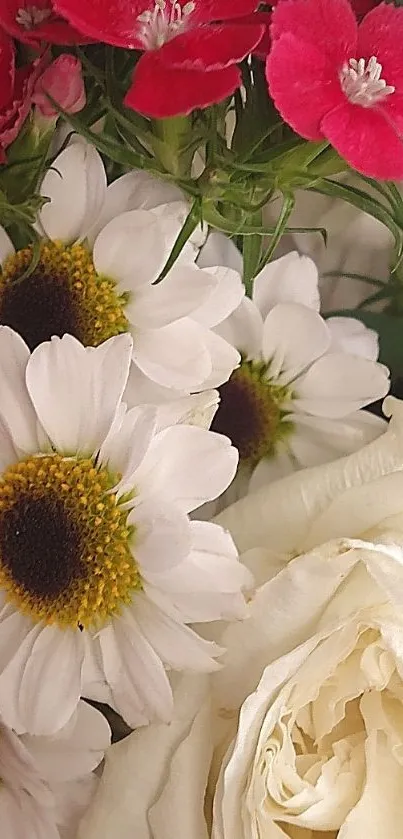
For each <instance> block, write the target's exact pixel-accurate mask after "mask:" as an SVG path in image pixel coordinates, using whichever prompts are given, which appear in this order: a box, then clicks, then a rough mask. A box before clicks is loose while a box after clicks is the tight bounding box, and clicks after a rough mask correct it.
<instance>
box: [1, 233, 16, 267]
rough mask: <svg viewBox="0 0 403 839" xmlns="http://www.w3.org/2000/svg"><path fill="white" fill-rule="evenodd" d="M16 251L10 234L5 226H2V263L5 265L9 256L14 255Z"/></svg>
mask: <svg viewBox="0 0 403 839" xmlns="http://www.w3.org/2000/svg"><path fill="white" fill-rule="evenodd" d="M14 253H15V248H14V245H13V243H12V241H11V239H10V237H9V235H8V234H7V233H6V231H5V230H4V227H1V226H0V265H4V263H5V261H6V259H7V257H9V256H13V254H14Z"/></svg>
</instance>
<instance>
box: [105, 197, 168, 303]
mask: <svg viewBox="0 0 403 839" xmlns="http://www.w3.org/2000/svg"><path fill="white" fill-rule="evenodd" d="M168 256H169V248H168V247H167V244H166V241H165V237H164V235H163V232H162V230H161V225H160V223H159V221H158V219H157V218H156V216H155V215H154V214H153V213H151V211H149V210H132V211H130V212H128V213H121V215H119V216H117V218H114V219H112V221H110V222H109V224H107V225H106V227H104V229H103V230H102V231H101V233H100V234H99V236H98V237H97V239H96V240H95V244H94V252H93V259H94V266H95V268H96V270H97V271H98V273H100V274H106V275H107V276H109V277H112V278H113V279H114V280H118V281H119V283H120V284H121V287H122V289H121V290H126V291H135V290H137V289H138V288H141V286H144V285H148V284H149V283H152V282H153V281H154V280H156V279H157V277H158V276H159V274H160V273H161V271H162V269H163V267H164V265H165V262H166V260H167V259H168Z"/></svg>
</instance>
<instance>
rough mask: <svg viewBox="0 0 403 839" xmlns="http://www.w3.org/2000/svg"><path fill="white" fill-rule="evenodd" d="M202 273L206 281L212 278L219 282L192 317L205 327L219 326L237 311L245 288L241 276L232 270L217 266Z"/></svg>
mask: <svg viewBox="0 0 403 839" xmlns="http://www.w3.org/2000/svg"><path fill="white" fill-rule="evenodd" d="M202 273H203V275H204V279H205V281H206V280H207V281H208V277H209V276H211V277H215V279H216V281H217V282H216V285H215V287H214V290H213V292H212V294H210V295H209V296H208V297H207V299H206V301H205V302H204V303H203V304H202V305H201V306H200V307H199V308H198V309H197V311H195V312H193V314H192V317H193V318H194V320H197V322H198V323H202V324H203V325H204V326H217V324H219V323H221V321H223V320H225V318H227V317H228V316H229V315H230V314H231V313H232V312H233V311H234V310H235V309H237V307H238V306H239V304H240V303H241V300H242V298H243V297H244V295H245V287H244V285H243V282H242V280H241V276H240V274H238V272H237V271H233V269H232V268H223V267H222V266H220V265H218V266H217V265H216V266H213V267H211V268H206V269H205V270H204V271H203V272H202Z"/></svg>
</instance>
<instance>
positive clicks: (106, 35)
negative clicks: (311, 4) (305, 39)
mask: <svg viewBox="0 0 403 839" xmlns="http://www.w3.org/2000/svg"><path fill="white" fill-rule="evenodd" d="M257 3H258V0H190V2H189V0H98V2H97V3H94V0H54V7H55V8H56V9H57V10H58V12H59V13H60V14H62V15H64V16H65V17H66V18H67V20H69V21H70V23H71V24H72V25H73V26H76V27H77V29H79V30H80V31H82V32H84V33H85V34H86V35H88V36H89V37H91V38H94V39H96V40H97V41H103V42H106V43H108V44H114V45H116V46H120V47H131V48H135V49H139V50H142V51H143V52H144V54H143V55H142V56H141V57H140V60H139V62H138V64H137V66H136V68H135V71H134V75H133V80H132V85H131V87H130V90H129V91H128V93H127V96H126V99H125V103H126V105H128V106H129V107H130V108H134V109H135V110H137V111H141V112H142V113H144V114H147V115H148V116H151V117H169V116H175V115H177V114H187V113H190V112H191V111H192V110H193V109H194V108H203V107H206V106H207V105H211V104H212V103H213V102H220V101H221V100H222V99H224V98H225V97H226V96H229V95H230V94H231V93H233V92H234V90H236V88H237V87H239V85H240V83H241V76H240V71H239V69H238V67H237V66H236V65H237V64H238V62H239V61H242V59H243V58H245V57H246V56H247V55H248V54H249V53H250V52H251V51H252V50H253V49H254V47H255V46H256V45H257V44H258V43H259V41H260V39H261V37H262V35H263V31H264V30H263V27H262V26H261V25H260V24H259V23H248V24H245V25H244V26H238V25H237V24H235V23H233V22H232V21H231V18H235V17H244V16H245V15H248V14H250V13H251V12H253V11H254V10H255V8H256V6H257ZM217 21H219V22H218V23H217Z"/></svg>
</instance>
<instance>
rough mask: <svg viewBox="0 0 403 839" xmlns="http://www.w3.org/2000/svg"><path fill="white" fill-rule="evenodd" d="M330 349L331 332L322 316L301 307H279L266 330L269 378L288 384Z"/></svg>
mask: <svg viewBox="0 0 403 839" xmlns="http://www.w3.org/2000/svg"><path fill="white" fill-rule="evenodd" d="M329 346H330V332H329V329H328V328H327V326H326V323H325V321H324V320H323V318H321V316H320V315H319V314H318V313H317V312H314V311H313V310H312V309H308V308H307V306H300V305H299V304H298V303H279V304H278V305H277V306H275V307H274V309H272V310H271V312H269V314H268V316H267V318H266V320H265V322H264V327H263V342H262V352H263V357H264V358H265V359H266V360H267V361H268V362H269V364H270V367H269V371H268V375H269V376H270V377H273V378H275V379H279V380H280V381H281V383H282V384H289V383H290V382H292V381H293V379H295V378H296V377H297V376H298V375H300V374H301V373H302V371H303V370H305V369H306V368H307V367H308V366H309V364H312V362H313V361H315V360H316V359H317V358H320V356H321V355H323V353H325V352H326V350H327V349H328V347H329Z"/></svg>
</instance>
